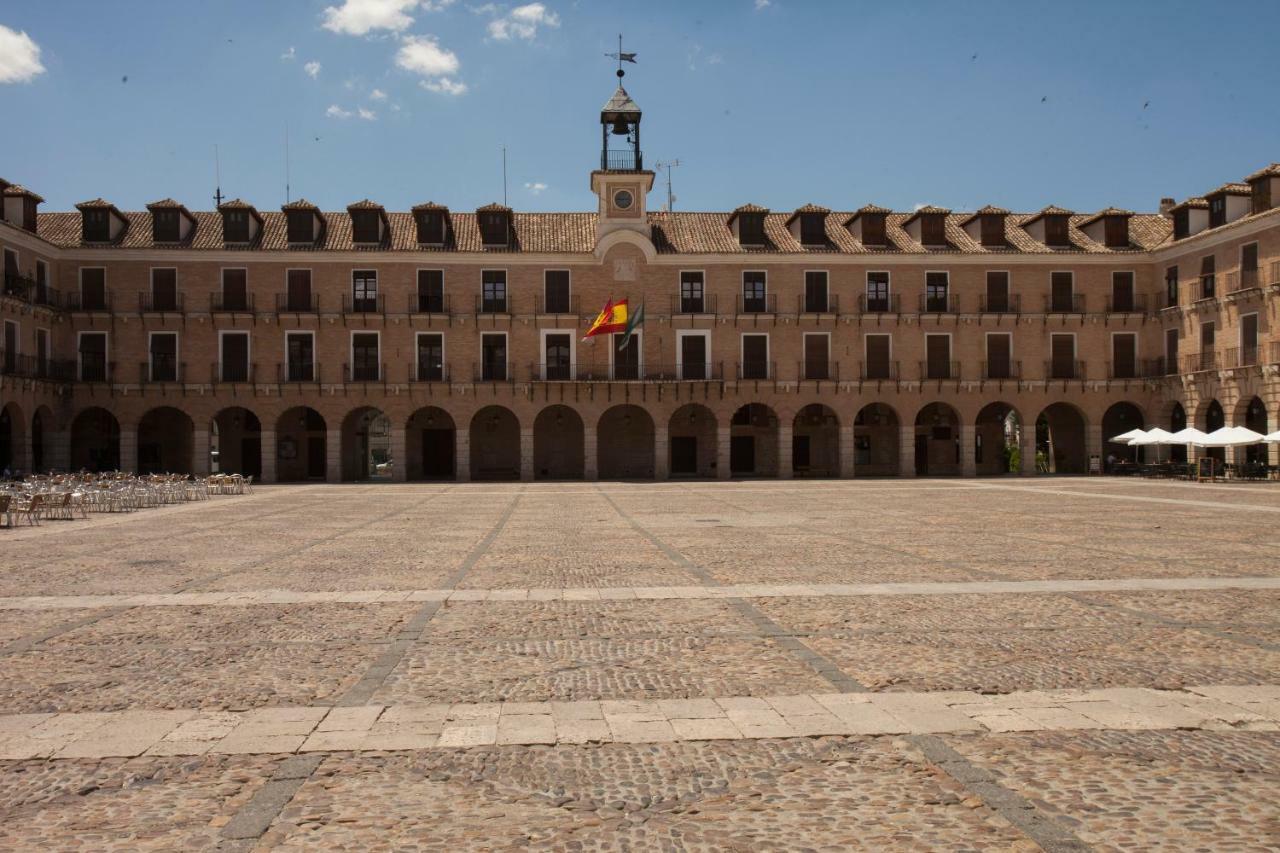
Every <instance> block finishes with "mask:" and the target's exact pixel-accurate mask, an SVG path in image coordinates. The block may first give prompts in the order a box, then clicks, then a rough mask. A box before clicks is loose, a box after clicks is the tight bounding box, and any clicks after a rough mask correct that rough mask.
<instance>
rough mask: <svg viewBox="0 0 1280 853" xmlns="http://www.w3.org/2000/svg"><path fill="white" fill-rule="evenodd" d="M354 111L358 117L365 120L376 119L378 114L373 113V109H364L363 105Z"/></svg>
mask: <svg viewBox="0 0 1280 853" xmlns="http://www.w3.org/2000/svg"><path fill="white" fill-rule="evenodd" d="M356 112H357V113H358V114H359V116H360V118H362V119H364V120H365V121H377V120H378V114H377V113H375V112H374V111H373V110H366V109H365V108H364V107H357V108H356Z"/></svg>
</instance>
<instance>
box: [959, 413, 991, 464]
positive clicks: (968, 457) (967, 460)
mask: <svg viewBox="0 0 1280 853" xmlns="http://www.w3.org/2000/svg"><path fill="white" fill-rule="evenodd" d="M977 432H978V431H977V429H975V428H974V426H973V424H961V425H960V476H962V477H976V476H978V436H977ZM993 449H994V448H993Z"/></svg>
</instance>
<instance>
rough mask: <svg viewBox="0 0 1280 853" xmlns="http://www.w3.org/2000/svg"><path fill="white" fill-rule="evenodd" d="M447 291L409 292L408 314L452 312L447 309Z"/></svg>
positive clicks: (445, 313) (444, 313)
mask: <svg viewBox="0 0 1280 853" xmlns="http://www.w3.org/2000/svg"><path fill="white" fill-rule="evenodd" d="M449 295H450V294H448V293H410V294H409V313H410V314H443V315H447V314H450V313H452V312H451V311H450V309H449Z"/></svg>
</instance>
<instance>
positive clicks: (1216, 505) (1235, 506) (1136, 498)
mask: <svg viewBox="0 0 1280 853" xmlns="http://www.w3.org/2000/svg"><path fill="white" fill-rule="evenodd" d="M973 487H974V488H978V489H1004V490H1006V491H1010V492H1031V493H1032V494H1037V495H1066V496H1067V497H1073V498H1101V499H1103V500H1108V501H1130V502H1137V503H1155V504H1174V505H1176V506H1194V507H1199V508H1201V509H1217V510H1228V511H1232V512H1234V511H1236V510H1250V511H1253V512H1273V513H1274V512H1280V506H1267V505H1266V504H1244V503H1222V502H1214V501H1195V500H1187V499H1186V498H1157V497H1147V496H1146V495H1109V494H1107V493H1105V492H1082V491H1079V490H1075V489H1043V488H1037V487H1033V486H1005V485H998V484H996V483H974V484H973Z"/></svg>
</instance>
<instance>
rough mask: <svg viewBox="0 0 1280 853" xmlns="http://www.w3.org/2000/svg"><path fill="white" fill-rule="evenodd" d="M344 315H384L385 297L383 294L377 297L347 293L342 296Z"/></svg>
mask: <svg viewBox="0 0 1280 853" xmlns="http://www.w3.org/2000/svg"><path fill="white" fill-rule="evenodd" d="M342 313H343V314H366V315H367V314H383V313H385V311H384V306H383V296H382V294H381V293H379V294H377V295H376V296H356V295H355V294H352V293H345V294H343V296H342Z"/></svg>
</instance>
